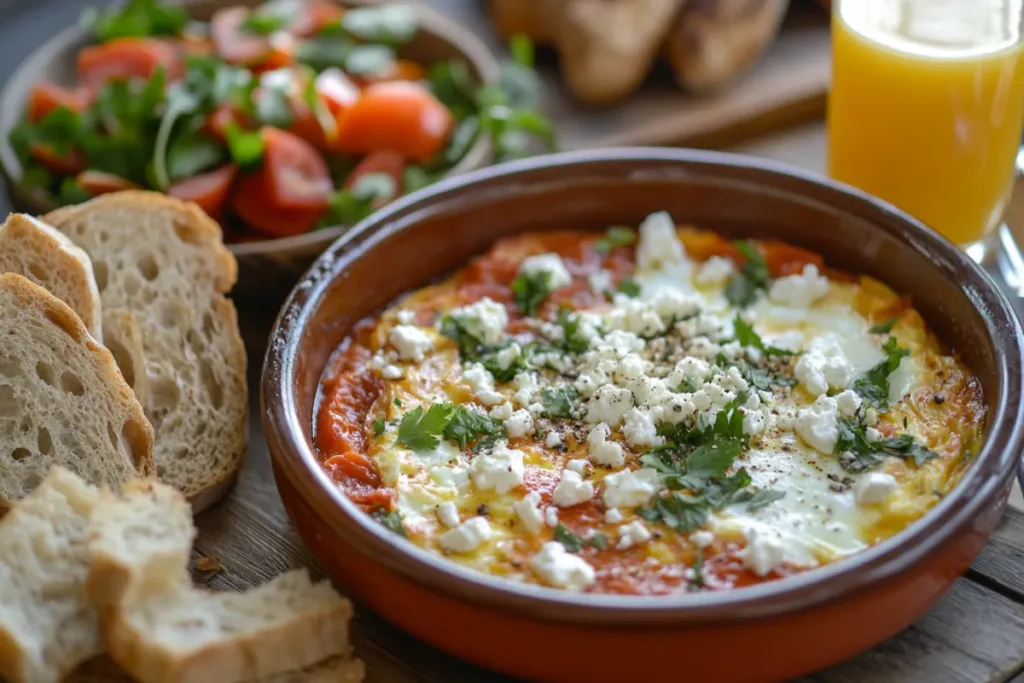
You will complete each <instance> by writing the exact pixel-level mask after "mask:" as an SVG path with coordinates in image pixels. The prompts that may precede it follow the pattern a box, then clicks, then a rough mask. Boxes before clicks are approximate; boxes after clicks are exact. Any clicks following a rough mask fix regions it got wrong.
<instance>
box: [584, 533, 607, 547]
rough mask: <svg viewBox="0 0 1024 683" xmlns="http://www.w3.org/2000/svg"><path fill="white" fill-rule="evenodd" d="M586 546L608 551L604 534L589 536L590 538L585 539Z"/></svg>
mask: <svg viewBox="0 0 1024 683" xmlns="http://www.w3.org/2000/svg"><path fill="white" fill-rule="evenodd" d="M587 545H589V546H593V547H594V548H597V549H598V550H607V549H608V537H607V536H605V535H604V534H594V535H593V536H591V537H590V538H588V539H587Z"/></svg>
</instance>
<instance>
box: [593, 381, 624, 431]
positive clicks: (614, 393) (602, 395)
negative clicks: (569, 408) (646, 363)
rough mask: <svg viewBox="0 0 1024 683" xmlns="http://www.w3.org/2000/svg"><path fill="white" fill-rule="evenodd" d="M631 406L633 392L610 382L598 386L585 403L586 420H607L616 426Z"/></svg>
mask: <svg viewBox="0 0 1024 683" xmlns="http://www.w3.org/2000/svg"><path fill="white" fill-rule="evenodd" d="M632 407H633V393H632V392H631V391H630V390H629V389H620V388H619V387H616V386H614V385H612V384H605V385H604V386H602V387H599V388H598V390H597V391H595V392H594V395H593V396H591V397H590V401H589V402H588V403H587V422H590V423H591V424H594V423H596V422H607V423H608V424H609V425H611V426H613V427H614V426H616V425H618V424H619V423H620V422H622V418H623V417H624V416H625V415H626V413H627V412H629V409H630V408H632Z"/></svg>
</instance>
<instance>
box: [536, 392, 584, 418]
mask: <svg viewBox="0 0 1024 683" xmlns="http://www.w3.org/2000/svg"><path fill="white" fill-rule="evenodd" d="M579 397H580V392H578V391H577V390H576V388H575V387H571V386H565V387H558V388H557V389H545V390H544V391H542V392H540V403H541V405H542V406H544V412H545V414H546V415H547V416H548V417H552V418H562V419H565V420H568V419H571V418H572V417H573V412H574V410H575V408H576V401H577V400H578V399H579Z"/></svg>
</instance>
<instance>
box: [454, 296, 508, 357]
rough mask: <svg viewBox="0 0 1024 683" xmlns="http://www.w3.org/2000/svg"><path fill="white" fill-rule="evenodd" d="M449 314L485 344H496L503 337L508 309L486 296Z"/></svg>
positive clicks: (506, 324)
mask: <svg viewBox="0 0 1024 683" xmlns="http://www.w3.org/2000/svg"><path fill="white" fill-rule="evenodd" d="M451 315H452V317H453V318H455V319H457V320H458V321H459V323H460V324H461V325H462V326H463V327H464V328H465V329H466V331H467V332H469V333H470V334H471V335H473V336H474V337H476V338H477V339H479V340H480V341H481V342H483V343H484V344H486V345H487V346H497V345H498V344H500V343H501V342H502V340H503V339H504V337H505V328H506V327H507V326H508V311H506V310H505V307H504V306H502V305H501V304H499V303H498V302H496V301H494V300H492V299H490V298H488V297H484V298H483V299H480V300H479V301H477V302H475V303H472V304H470V305H469V306H462V307H461V308H456V309H455V310H453V311H452V312H451Z"/></svg>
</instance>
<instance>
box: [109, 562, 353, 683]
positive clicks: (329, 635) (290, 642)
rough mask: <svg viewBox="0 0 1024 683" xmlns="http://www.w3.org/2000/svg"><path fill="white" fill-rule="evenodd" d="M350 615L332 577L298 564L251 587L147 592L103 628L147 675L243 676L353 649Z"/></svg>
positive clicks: (195, 680) (160, 680)
mask: <svg viewBox="0 0 1024 683" xmlns="http://www.w3.org/2000/svg"><path fill="white" fill-rule="evenodd" d="M351 615H352V607H351V604H350V603H349V602H348V601H347V600H345V599H344V598H342V597H341V596H339V595H338V594H337V593H336V592H335V591H334V589H333V588H331V586H330V584H328V583H326V582H324V583H321V584H316V585H315V584H313V583H312V582H311V581H310V579H309V575H308V574H307V573H306V572H305V571H304V570H299V571H293V572H288V573H287V574H282V575H281V576H279V577H277V578H276V579H274V580H272V581H270V582H269V583H267V584H264V585H263V586H260V587H259V588H254V589H252V590H250V591H248V592H246V593H213V592H209V591H204V590H199V589H195V588H188V589H182V590H178V591H167V592H164V593H160V594H156V595H151V596H147V598H146V599H145V600H141V601H138V602H133V603H125V604H123V605H121V606H119V607H115V608H112V609H110V610H108V611H105V613H104V619H103V621H104V624H103V632H104V638H105V641H106V645H107V650H108V652H109V653H110V656H111V658H112V659H113V660H114V661H115V662H117V663H118V664H119V665H120V666H121V667H122V668H123V669H124V670H125V671H127V672H128V673H129V674H130V675H131V676H133V677H134V678H135V679H137V680H138V681H140V683H206V682H209V681H217V683H240V682H242V681H246V680H249V679H254V678H255V679H262V678H265V677H269V676H274V675H277V674H281V673H285V672H287V671H292V670H295V669H302V668H304V667H307V666H311V665H314V664H316V663H317V662H321V661H323V660H325V659H327V658H329V657H333V656H338V655H345V654H347V653H348V652H349V645H348V623H349V619H350V618H351ZM286 680H287V679H286Z"/></svg>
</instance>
